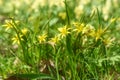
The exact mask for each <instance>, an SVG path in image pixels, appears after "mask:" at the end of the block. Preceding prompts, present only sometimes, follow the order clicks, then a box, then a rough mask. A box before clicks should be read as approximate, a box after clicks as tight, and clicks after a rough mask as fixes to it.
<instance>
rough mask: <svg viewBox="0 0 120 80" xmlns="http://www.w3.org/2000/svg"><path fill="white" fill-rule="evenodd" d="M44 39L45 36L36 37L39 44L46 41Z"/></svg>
mask: <svg viewBox="0 0 120 80" xmlns="http://www.w3.org/2000/svg"><path fill="white" fill-rule="evenodd" d="M46 37H47V35H46V34H43V35H39V36H38V41H39V43H42V42H45V41H46Z"/></svg>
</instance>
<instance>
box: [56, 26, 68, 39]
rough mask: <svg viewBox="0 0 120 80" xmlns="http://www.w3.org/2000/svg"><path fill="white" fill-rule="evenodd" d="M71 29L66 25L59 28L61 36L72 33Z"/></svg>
mask: <svg viewBox="0 0 120 80" xmlns="http://www.w3.org/2000/svg"><path fill="white" fill-rule="evenodd" d="M69 30H70V28H67V26H66V25H65V26H64V27H62V28H58V31H59V32H60V36H61V38H63V37H66V35H67V34H69V33H70V32H69Z"/></svg>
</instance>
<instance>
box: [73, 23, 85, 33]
mask: <svg viewBox="0 0 120 80" xmlns="http://www.w3.org/2000/svg"><path fill="white" fill-rule="evenodd" d="M73 25H74V26H75V29H74V30H73V31H75V32H77V33H80V32H81V31H82V30H83V28H84V26H85V24H84V23H77V22H76V23H73Z"/></svg>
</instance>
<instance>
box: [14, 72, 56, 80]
mask: <svg viewBox="0 0 120 80" xmlns="http://www.w3.org/2000/svg"><path fill="white" fill-rule="evenodd" d="M14 76H16V77H20V78H27V79H54V78H53V77H51V76H50V75H47V74H43V73H40V74H32V73H31V74H15V75H14Z"/></svg>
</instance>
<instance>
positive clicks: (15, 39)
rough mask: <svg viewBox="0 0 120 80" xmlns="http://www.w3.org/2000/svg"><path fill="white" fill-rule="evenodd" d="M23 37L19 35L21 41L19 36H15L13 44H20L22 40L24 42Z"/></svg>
mask: <svg viewBox="0 0 120 80" xmlns="http://www.w3.org/2000/svg"><path fill="white" fill-rule="evenodd" d="M22 36H23V35H19V37H20V39H19V37H18V35H15V36H14V37H13V38H12V41H13V44H15V43H17V44H20V40H21V41H23V38H22Z"/></svg>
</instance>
